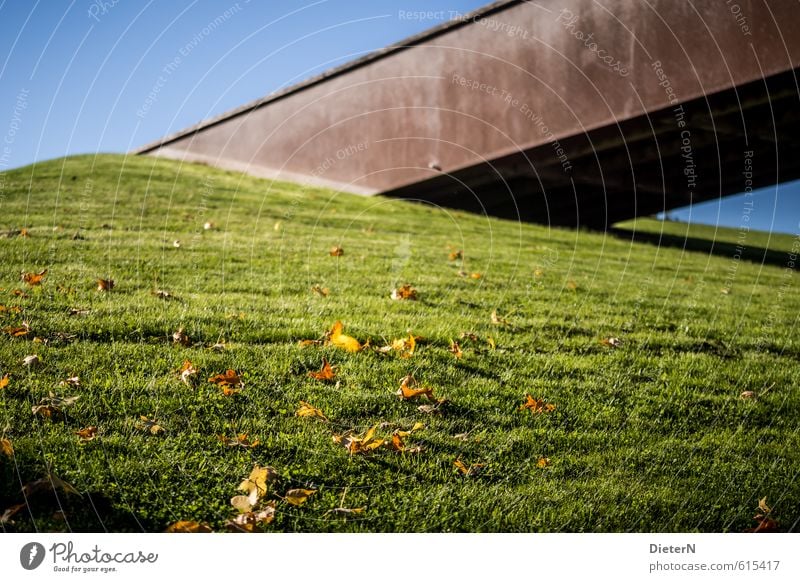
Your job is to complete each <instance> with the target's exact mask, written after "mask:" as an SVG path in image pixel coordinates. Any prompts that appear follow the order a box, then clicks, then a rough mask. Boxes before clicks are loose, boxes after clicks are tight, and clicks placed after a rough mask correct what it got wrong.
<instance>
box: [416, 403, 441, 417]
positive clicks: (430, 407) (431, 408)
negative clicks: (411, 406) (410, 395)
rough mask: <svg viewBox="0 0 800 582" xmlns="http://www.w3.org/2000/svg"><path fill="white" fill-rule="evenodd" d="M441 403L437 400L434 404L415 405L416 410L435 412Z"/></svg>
mask: <svg viewBox="0 0 800 582" xmlns="http://www.w3.org/2000/svg"><path fill="white" fill-rule="evenodd" d="M441 405H442V401H439V402H437V403H436V404H421V405H419V406H417V410H419V411H420V412H422V413H424V414H436V413H437V412H439V408H440V407H441Z"/></svg>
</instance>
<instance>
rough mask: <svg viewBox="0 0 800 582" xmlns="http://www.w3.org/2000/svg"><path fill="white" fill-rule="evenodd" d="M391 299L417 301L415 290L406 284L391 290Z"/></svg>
mask: <svg viewBox="0 0 800 582" xmlns="http://www.w3.org/2000/svg"><path fill="white" fill-rule="evenodd" d="M392 299H394V300H412V301H414V300H416V299H417V290H416V289H414V288H413V287H412V286H411V285H409V284H408V283H406V284H405V285H402V286H400V287H398V288H397V289H394V290H392Z"/></svg>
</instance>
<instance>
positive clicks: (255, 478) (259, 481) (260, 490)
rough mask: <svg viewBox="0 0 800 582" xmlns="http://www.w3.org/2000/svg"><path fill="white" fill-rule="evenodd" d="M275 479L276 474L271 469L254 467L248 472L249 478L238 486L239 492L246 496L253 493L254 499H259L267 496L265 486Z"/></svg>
mask: <svg viewBox="0 0 800 582" xmlns="http://www.w3.org/2000/svg"><path fill="white" fill-rule="evenodd" d="M277 478H278V473H277V471H275V469H273V468H272V467H261V466H260V465H255V466H254V467H253V470H252V471H250V476H249V477H248V478H247V479H245V480H244V481H242V482H241V483H240V484H239V491H244V492H246V493H247V494H248V495H252V494H253V493H254V492H255V496H256V499H259V498H261V497H263V496H264V495H266V494H267V484H268V483H271V482H273V481H275V480H276V479H277ZM254 504H255V503H254Z"/></svg>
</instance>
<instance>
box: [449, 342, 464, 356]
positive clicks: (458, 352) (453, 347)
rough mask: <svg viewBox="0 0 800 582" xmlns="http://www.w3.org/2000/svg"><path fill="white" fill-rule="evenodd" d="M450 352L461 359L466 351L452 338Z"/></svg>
mask: <svg viewBox="0 0 800 582" xmlns="http://www.w3.org/2000/svg"><path fill="white" fill-rule="evenodd" d="M450 353H451V354H453V355H454V356H455V357H456V358H457V359H460V358H461V356H463V355H464V352H463V351H462V350H461V346H460V345H458V342H455V341H453V340H450Z"/></svg>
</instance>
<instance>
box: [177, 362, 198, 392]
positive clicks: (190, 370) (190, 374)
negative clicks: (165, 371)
mask: <svg viewBox="0 0 800 582" xmlns="http://www.w3.org/2000/svg"><path fill="white" fill-rule="evenodd" d="M178 374H180V378H181V382H183V383H184V384H186V385H187V386H191V385H192V378H194V376H196V375H197V368H195V367H194V364H192V362H190V361H189V360H184V361H183V365H181V368H180V370H178Z"/></svg>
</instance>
